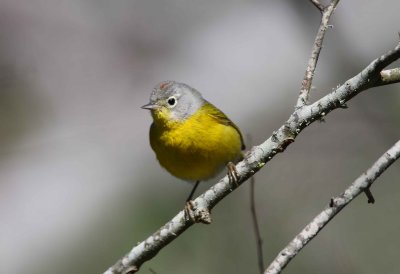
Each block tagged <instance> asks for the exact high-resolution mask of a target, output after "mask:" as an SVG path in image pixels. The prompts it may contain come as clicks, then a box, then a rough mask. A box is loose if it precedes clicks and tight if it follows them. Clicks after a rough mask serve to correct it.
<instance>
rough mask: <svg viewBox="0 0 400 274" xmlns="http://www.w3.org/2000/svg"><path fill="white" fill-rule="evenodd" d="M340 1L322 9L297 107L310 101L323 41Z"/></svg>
mask: <svg viewBox="0 0 400 274" xmlns="http://www.w3.org/2000/svg"><path fill="white" fill-rule="evenodd" d="M311 2H312V3H313V4H314V5H316V6H317V8H318V9H320V8H319V5H321V4H320V3H319V1H313V0H312V1H311ZM338 2H339V0H332V1H331V3H330V4H329V6H327V7H326V8H325V7H324V8H323V10H322V18H321V23H320V25H319V29H318V32H317V35H316V36H315V41H314V45H313V48H312V51H311V56H310V59H309V60H308V64H307V69H306V72H305V74H304V78H303V81H302V82H301V90H300V93H299V97H298V99H297V103H296V108H301V107H302V106H304V105H306V104H307V103H308V97H309V94H310V90H311V85H312V81H313V78H314V72H315V68H316V67H317V62H318V58H319V54H320V52H321V49H322V42H323V40H324V36H325V33H326V30H327V29H328V23H329V19H330V17H331V15H332V14H333V12H334V10H335V8H336V5H337V4H338ZM318 3H319V5H318ZM320 10H321V9H320Z"/></svg>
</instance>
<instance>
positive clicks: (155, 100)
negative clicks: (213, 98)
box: [142, 81, 245, 212]
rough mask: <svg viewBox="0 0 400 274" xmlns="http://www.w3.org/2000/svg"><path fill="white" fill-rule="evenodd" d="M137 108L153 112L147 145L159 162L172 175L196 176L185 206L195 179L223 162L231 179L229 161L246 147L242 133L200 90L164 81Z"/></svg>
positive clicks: (232, 168) (232, 171) (209, 173)
mask: <svg viewBox="0 0 400 274" xmlns="http://www.w3.org/2000/svg"><path fill="white" fill-rule="evenodd" d="M142 108H143V109H149V110H150V111H151V115H152V117H153V123H152V124H151V127H150V145H151V147H152V149H153V150H154V152H155V154H156V156H157V159H158V161H159V162H160V165H161V166H162V167H164V168H165V169H166V170H167V171H168V172H169V173H171V174H172V175H173V176H175V177H177V178H180V179H183V180H186V181H192V182H196V183H195V185H194V187H193V189H192V191H191V192H190V195H189V197H188V198H187V200H186V205H187V206H189V207H190V205H191V203H190V202H191V200H192V197H193V195H194V193H195V191H196V188H197V186H198V184H199V182H200V181H203V180H207V179H210V178H212V177H213V176H215V175H216V174H217V173H218V172H219V171H221V170H222V169H223V167H224V166H227V167H228V175H229V178H230V180H231V181H234V182H235V180H236V178H237V175H236V169H235V165H234V164H233V163H232V162H233V161H236V160H239V159H240V158H241V155H242V154H241V150H243V149H244V148H245V145H244V142H243V137H242V134H241V133H240V130H239V128H238V127H237V126H236V125H235V124H234V123H233V122H232V121H231V120H230V119H229V118H228V117H227V116H226V115H225V114H224V113H223V112H222V111H220V110H219V109H218V108H216V107H215V106H214V105H212V104H211V103H209V102H208V101H206V100H205V99H204V98H203V97H202V96H201V94H200V92H198V91H197V90H195V89H194V88H192V87H190V86H188V85H186V84H184V83H178V82H175V81H164V82H161V83H159V84H158V85H157V86H156V87H155V88H154V89H153V91H152V93H151V96H150V102H149V103H148V104H146V105H144V106H142ZM185 210H186V209H185ZM185 212H186V211H185Z"/></svg>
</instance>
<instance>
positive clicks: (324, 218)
mask: <svg viewBox="0 0 400 274" xmlns="http://www.w3.org/2000/svg"><path fill="white" fill-rule="evenodd" d="M399 157H400V140H399V141H397V143H395V144H394V146H392V147H391V148H390V149H389V150H388V151H386V152H385V153H384V154H383V155H382V156H381V157H380V158H379V159H378V160H377V161H376V162H375V163H374V164H373V165H372V166H371V167H370V168H369V169H368V170H367V171H366V172H365V173H363V174H362V175H361V176H360V177H358V178H357V179H356V180H355V181H354V182H353V183H352V184H351V185H350V186H349V187H348V188H347V189H346V190H345V191H344V192H343V193H342V194H341V195H339V196H338V197H336V198H332V199H331V201H330V203H329V205H328V206H327V207H326V208H325V209H324V210H323V211H322V212H321V213H319V214H318V215H317V216H316V217H315V218H314V219H313V220H312V221H311V222H310V223H309V224H308V225H307V226H306V227H305V228H304V229H303V230H302V231H301V232H300V233H299V234H298V235H297V236H296V237H295V238H294V239H293V240H292V241H291V242H290V243H289V244H288V245H287V246H286V247H285V248H284V249H283V250H282V251H281V252H279V254H278V256H277V257H276V258H275V260H274V261H273V262H272V263H271V264H270V265H269V266H268V268H267V269H266V270H265V272H264V274H278V273H281V271H282V270H283V269H284V268H285V266H286V265H287V264H288V263H289V262H290V261H291V260H292V259H293V258H294V257H295V256H296V255H297V254H298V253H299V252H300V250H301V249H303V247H304V246H305V245H306V244H307V243H308V242H309V241H310V240H312V239H313V238H314V237H315V236H316V235H317V234H318V233H319V232H320V231H321V230H322V229H323V228H324V227H325V225H326V224H327V223H328V222H329V221H330V220H332V218H333V217H335V215H336V214H338V213H339V212H340V211H341V210H342V209H343V208H344V207H345V206H346V205H347V204H349V203H350V202H351V201H352V200H353V199H354V198H356V197H357V196H358V195H359V194H360V193H362V192H363V191H365V190H366V189H369V187H370V186H371V185H372V184H373V183H374V182H375V180H376V179H377V178H378V177H379V176H380V175H381V174H382V173H383V172H384V171H385V170H386V169H387V168H388V167H389V166H390V165H391V164H393V163H394V162H395V161H396V160H397V159H398V158H399Z"/></svg>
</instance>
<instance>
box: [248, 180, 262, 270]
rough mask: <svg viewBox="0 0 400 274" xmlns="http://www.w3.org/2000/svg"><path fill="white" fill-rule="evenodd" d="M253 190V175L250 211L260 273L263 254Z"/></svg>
mask: <svg viewBox="0 0 400 274" xmlns="http://www.w3.org/2000/svg"><path fill="white" fill-rule="evenodd" d="M254 190H255V179H254V176H253V177H251V178H250V211H251V217H252V220H253V229H254V235H255V236H256V245H257V261H258V269H259V270H260V273H261V274H262V273H263V272H264V269H265V266H264V255H263V240H262V238H261V233H260V227H259V225H258V219H257V212H256V206H255V195H254Z"/></svg>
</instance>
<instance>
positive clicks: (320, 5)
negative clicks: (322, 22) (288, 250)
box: [310, 0, 325, 12]
mask: <svg viewBox="0 0 400 274" xmlns="http://www.w3.org/2000/svg"><path fill="white" fill-rule="evenodd" d="M310 1H311V3H312V4H313V5H314V6H315V7H316V8H317V9H319V11H320V12H323V11H324V9H325V6H324V5H322V4H321V3H320V2H319V0H310Z"/></svg>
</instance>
